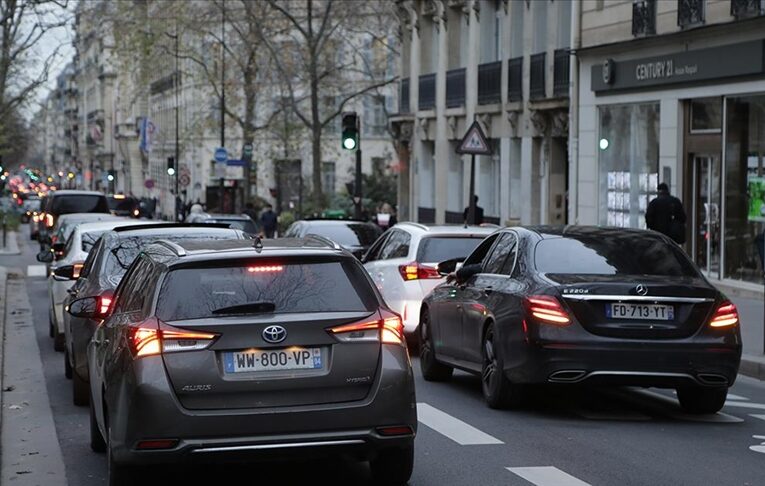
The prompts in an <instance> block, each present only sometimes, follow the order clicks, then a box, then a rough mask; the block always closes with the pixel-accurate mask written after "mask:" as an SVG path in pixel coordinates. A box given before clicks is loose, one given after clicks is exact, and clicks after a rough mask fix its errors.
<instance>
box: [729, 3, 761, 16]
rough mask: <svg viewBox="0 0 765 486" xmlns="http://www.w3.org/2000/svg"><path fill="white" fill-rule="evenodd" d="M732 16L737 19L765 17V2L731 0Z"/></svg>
mask: <svg viewBox="0 0 765 486" xmlns="http://www.w3.org/2000/svg"><path fill="white" fill-rule="evenodd" d="M730 14H731V15H732V16H734V17H736V18H737V19H745V18H748V17H756V16H758V15H765V0H730Z"/></svg>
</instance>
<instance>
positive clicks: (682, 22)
mask: <svg viewBox="0 0 765 486" xmlns="http://www.w3.org/2000/svg"><path fill="white" fill-rule="evenodd" d="M703 23H704V0H677V25H679V26H680V27H681V28H683V29H685V28H687V27H694V26H696V25H700V24H703Z"/></svg>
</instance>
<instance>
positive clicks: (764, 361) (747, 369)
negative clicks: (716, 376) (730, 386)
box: [738, 354, 765, 380]
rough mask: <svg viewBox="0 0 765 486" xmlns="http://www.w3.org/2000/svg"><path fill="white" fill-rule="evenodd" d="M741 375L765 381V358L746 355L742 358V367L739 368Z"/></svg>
mask: <svg viewBox="0 0 765 486" xmlns="http://www.w3.org/2000/svg"><path fill="white" fill-rule="evenodd" d="M738 372H739V374H742V375H744V376H748V377H750V378H756V379H758V380H765V356H755V355H752V354H745V355H743V356H741V365H740V366H739V368H738Z"/></svg>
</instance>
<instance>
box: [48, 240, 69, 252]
mask: <svg viewBox="0 0 765 486" xmlns="http://www.w3.org/2000/svg"><path fill="white" fill-rule="evenodd" d="M65 248H66V243H63V242H57V243H53V245H51V247H50V249H51V250H53V251H54V252H56V253H63V252H64V249H65Z"/></svg>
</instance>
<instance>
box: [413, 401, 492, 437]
mask: <svg viewBox="0 0 765 486" xmlns="http://www.w3.org/2000/svg"><path fill="white" fill-rule="evenodd" d="M417 420H418V421H419V422H420V423H422V424H423V425H426V426H428V427H430V428H431V429H433V430H435V431H436V432H438V433H439V434H441V435H445V436H446V437H448V438H450V439H451V440H453V441H454V442H456V443H458V444H459V445H485V444H504V442H502V441H501V440H499V439H497V438H495V437H492V436H490V435H489V434H487V433H485V432H481V431H480V430H478V429H476V428H475V427H473V426H472V425H469V424H466V423H465V422H463V421H462V420H460V419H458V418H455V417H452V416H451V415H449V414H448V413H446V412H442V411H441V410H439V409H437V408H435V407H431V406H430V405H428V404H427V403H418V404H417Z"/></svg>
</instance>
